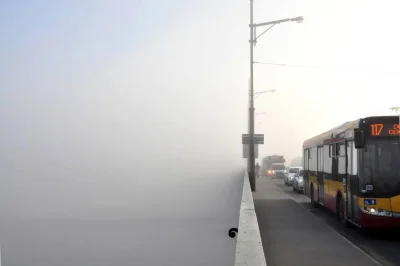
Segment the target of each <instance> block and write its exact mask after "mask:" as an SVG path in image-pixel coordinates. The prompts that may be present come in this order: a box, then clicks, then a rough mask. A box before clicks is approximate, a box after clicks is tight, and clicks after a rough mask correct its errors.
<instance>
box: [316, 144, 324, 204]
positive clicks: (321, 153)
mask: <svg viewBox="0 0 400 266" xmlns="http://www.w3.org/2000/svg"><path fill="white" fill-rule="evenodd" d="M317 157H318V162H317V179H318V201H319V202H320V203H322V204H323V203H324V147H318V152H317Z"/></svg>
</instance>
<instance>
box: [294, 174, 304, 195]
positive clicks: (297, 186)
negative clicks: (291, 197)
mask: <svg viewBox="0 0 400 266" xmlns="http://www.w3.org/2000/svg"><path fill="white" fill-rule="evenodd" d="M293 191H296V192H299V193H301V192H303V191H304V170H303V169H301V170H299V172H298V173H297V174H295V176H294V179H293Z"/></svg>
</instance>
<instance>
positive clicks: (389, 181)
mask: <svg viewBox="0 0 400 266" xmlns="http://www.w3.org/2000/svg"><path fill="white" fill-rule="evenodd" d="M363 165H364V167H363V168H364V169H361V170H363V176H364V178H363V181H364V182H365V183H368V184H372V185H373V191H374V192H376V193H390V194H400V140H399V139H384V140H382V139H381V140H368V141H367V143H366V146H365V149H364V162H363ZM364 182H363V183H364Z"/></svg>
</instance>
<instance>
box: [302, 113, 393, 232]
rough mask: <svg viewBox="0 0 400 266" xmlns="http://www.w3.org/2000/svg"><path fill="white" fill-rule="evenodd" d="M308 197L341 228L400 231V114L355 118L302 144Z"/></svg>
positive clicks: (305, 186) (305, 190) (305, 192)
mask: <svg viewBox="0 0 400 266" xmlns="http://www.w3.org/2000/svg"><path fill="white" fill-rule="evenodd" d="M303 153H304V157H303V159H304V194H305V195H306V196H308V197H309V198H310V199H311V204H312V205H313V206H315V205H316V204H320V205H323V206H325V207H326V208H328V209H330V210H331V211H333V212H335V213H336V214H337V215H338V216H339V218H340V221H341V222H342V224H343V225H345V226H347V225H348V224H349V223H352V224H354V225H356V226H358V227H362V228H399V227H400V121H399V116H379V117H378V116H376V117H367V118H361V119H357V120H355V121H350V122H347V123H344V124H343V125H340V126H338V127H336V128H334V129H332V130H329V131H327V132H325V133H322V134H320V135H318V136H316V137H313V138H311V139H308V140H306V141H305V142H304V143H303Z"/></svg>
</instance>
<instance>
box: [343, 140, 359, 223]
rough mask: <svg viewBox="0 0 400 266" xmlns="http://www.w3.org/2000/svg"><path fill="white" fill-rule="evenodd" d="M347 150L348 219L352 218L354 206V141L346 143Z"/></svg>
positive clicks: (346, 189)
mask: <svg viewBox="0 0 400 266" xmlns="http://www.w3.org/2000/svg"><path fill="white" fill-rule="evenodd" d="M346 146H347V148H346V169H347V170H346V183H345V184H346V188H345V191H346V202H347V216H348V217H349V218H350V219H353V218H354V213H353V210H354V206H353V205H354V204H353V194H352V191H354V188H352V186H353V185H354V184H355V182H354V179H355V175H356V173H354V171H353V169H354V168H355V167H356V166H353V164H354V160H353V158H354V157H356V156H357V155H356V154H355V153H356V152H357V150H355V149H354V141H352V140H351V141H348V142H347V145H346Z"/></svg>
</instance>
